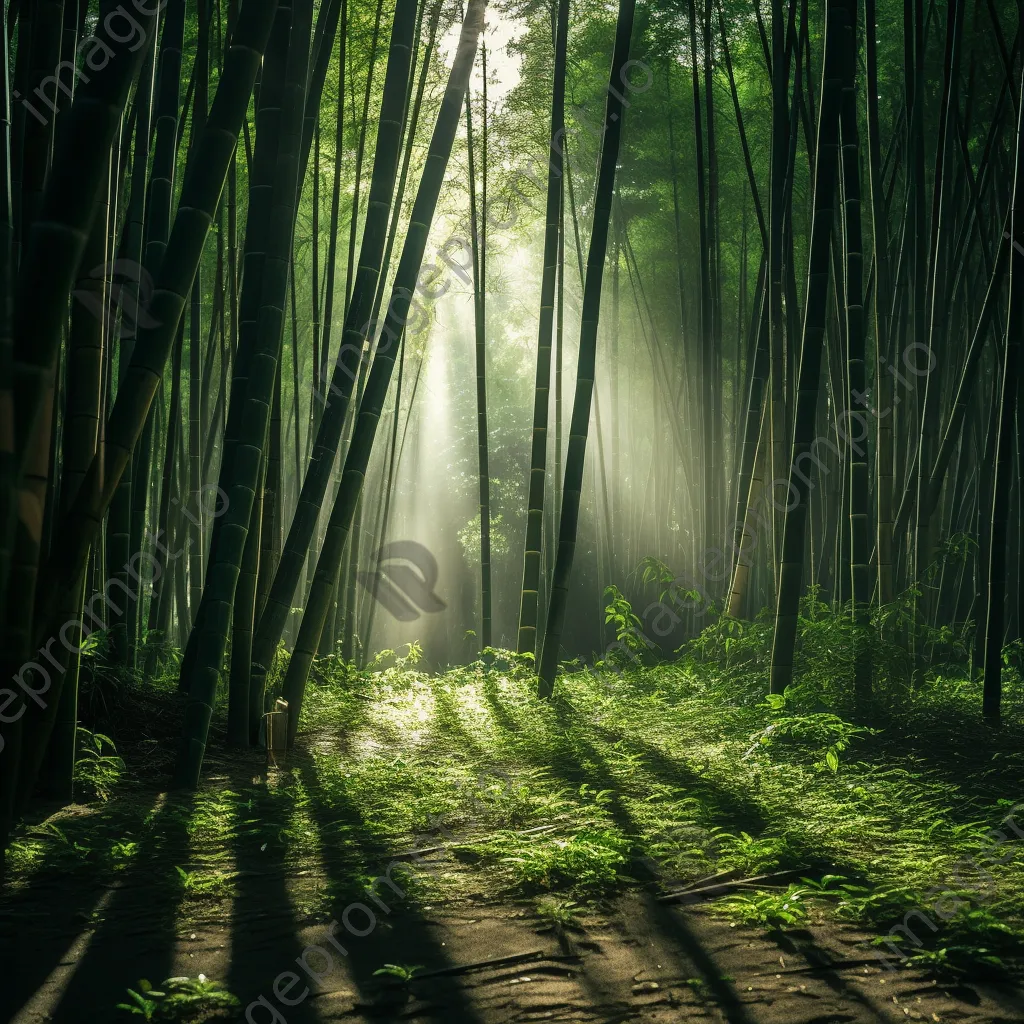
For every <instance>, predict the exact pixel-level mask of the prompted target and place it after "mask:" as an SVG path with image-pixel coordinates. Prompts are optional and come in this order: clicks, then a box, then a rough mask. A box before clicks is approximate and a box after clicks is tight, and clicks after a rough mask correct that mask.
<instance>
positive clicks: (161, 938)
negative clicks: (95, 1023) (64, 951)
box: [50, 794, 195, 1024]
mask: <svg viewBox="0 0 1024 1024" xmlns="http://www.w3.org/2000/svg"><path fill="white" fill-rule="evenodd" d="M194 803H195V798H194V795H193V794H172V795H169V796H168V797H167V798H166V799H165V801H164V803H163V805H162V806H161V807H160V809H159V810H158V811H157V812H156V814H155V815H154V816H153V819H152V822H151V824H150V825H149V831H148V833H147V834H146V836H145V837H144V838H143V839H142V841H141V842H140V845H139V849H138V851H137V852H136V854H135V856H134V857H133V858H132V861H131V863H130V865H129V867H128V868H127V869H126V870H125V871H124V872H123V873H122V874H121V875H120V876H119V880H118V884H117V888H116V889H115V890H114V893H113V896H112V897H111V899H110V902H109V903H108V904H107V907H106V909H105V911H104V915H103V921H102V924H101V925H100V927H99V928H98V929H97V931H96V933H95V934H94V935H93V937H92V941H91V942H90V943H89V947H88V949H87V950H86V952H85V955H84V956H83V957H82V959H81V960H80V961H79V962H78V966H77V968H76V970H75V972H74V975H73V976H72V978H71V980H70V982H69V984H68V986H67V988H66V989H65V990H64V994H63V996H62V997H61V999H60V1003H59V1005H58V1006H57V1008H56V1010H55V1011H54V1013H53V1016H52V1017H51V1018H50V1020H52V1021H53V1022H54V1024H81V1021H82V1019H83V1011H88V1016H93V1015H101V1014H107V1015H108V1016H109V1017H111V1018H112V1017H113V1016H114V1007H115V1006H116V1004H117V1003H119V1002H122V1001H123V1000H124V999H125V990H126V989H127V988H129V987H131V988H136V987H137V985H138V981H139V979H140V978H148V979H151V980H152V981H153V982H154V984H159V983H160V982H162V981H163V980H164V979H165V978H166V977H167V976H168V974H170V971H171V966H172V963H173V957H174V945H175V935H176V929H175V922H176V920H177V916H178V907H179V903H180V900H181V895H182V890H181V886H180V883H179V879H178V876H177V874H176V873H175V871H174V865H175V864H180V863H182V862H185V861H187V857H188V850H189V837H188V824H189V820H190V818H191V815H192V811H193V808H194ZM94 1019H95V1017H94ZM99 1019H105V1018H103V1017H100V1018H99Z"/></svg>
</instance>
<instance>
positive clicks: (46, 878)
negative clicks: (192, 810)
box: [0, 793, 158, 1020]
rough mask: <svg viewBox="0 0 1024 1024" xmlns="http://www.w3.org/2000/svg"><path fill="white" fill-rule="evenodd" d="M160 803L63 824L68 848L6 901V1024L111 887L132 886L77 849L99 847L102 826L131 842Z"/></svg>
mask: <svg viewBox="0 0 1024 1024" xmlns="http://www.w3.org/2000/svg"><path fill="white" fill-rule="evenodd" d="M157 798H158V797H157V794H156V793H150V794H147V795H146V796H145V797H138V798H137V799H136V802H135V803H134V804H133V806H132V810H131V812H130V813H127V814H120V813H117V812H111V813H110V814H109V815H108V814H105V813H103V812H98V813H97V815H95V816H93V815H89V816H82V817H77V818H66V819H63V820H62V821H61V822H60V826H59V827H60V829H61V832H62V833H63V835H64V836H65V838H66V840H67V842H57V841H54V842H53V843H51V846H50V849H49V851H48V853H47V854H46V855H45V856H44V857H43V858H42V860H41V861H40V863H39V864H38V866H37V867H36V869H35V871H34V872H33V874H32V877H31V880H30V881H29V883H28V884H27V885H26V886H25V887H24V888H23V889H20V890H18V891H17V892H16V893H15V894H13V895H11V896H9V897H7V898H6V899H5V900H4V901H3V904H2V912H0V921H2V924H0V949H2V950H3V951H4V952H3V955H2V960H3V963H4V984H3V985H2V986H0V1020H9V1019H11V1018H12V1017H13V1016H14V1014H15V1013H16V1012H17V1011H18V1010H19V1009H20V1008H21V1007H22V1006H24V1005H25V1003H26V1002H27V1001H28V1000H29V999H30V998H31V997H32V995H33V994H34V993H35V992H36V991H37V990H38V989H39V987H40V986H41V985H42V984H43V983H44V982H45V981H46V979H47V978H48V977H49V975H50V973H51V972H52V971H53V970H54V968H55V967H56V966H57V965H58V964H59V963H60V962H61V961H62V960H63V959H64V958H65V956H66V953H67V951H68V948H69V946H70V945H71V943H72V941H73V940H74V937H75V936H76V935H78V933H79V932H80V931H81V930H82V928H83V926H84V925H86V924H88V923H89V921H90V920H91V919H92V917H93V915H94V914H95V913H98V912H99V909H100V906H101V904H102V902H103V900H104V897H105V896H107V895H108V889H107V886H109V885H110V884H112V883H113V881H114V880H115V879H124V881H125V882H127V883H130V882H131V877H130V872H129V873H118V872H117V871H116V870H115V868H114V866H113V864H111V863H109V862H99V863H97V859H96V855H95V854H90V855H87V856H86V859H84V860H83V859H81V855H80V853H79V851H78V850H76V847H78V848H84V847H85V846H86V845H89V844H90V843H94V842H95V839H96V831H97V829H98V828H99V827H100V826H102V828H103V829H110V830H113V831H114V832H116V833H117V834H118V835H120V836H122V837H124V838H128V837H129V836H130V835H132V834H134V831H135V829H137V828H139V827H140V826H141V823H142V820H143V819H144V817H145V815H146V814H147V813H148V812H149V811H151V810H152V808H153V807H154V806H155V804H156V801H157ZM104 811H105V809H104ZM150 848H151V847H150ZM139 852H140V854H141V853H142V851H141V850H140V851H139ZM126 874H127V875H128V877H126Z"/></svg>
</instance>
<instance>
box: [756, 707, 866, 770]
mask: <svg viewBox="0 0 1024 1024" xmlns="http://www.w3.org/2000/svg"><path fill="white" fill-rule="evenodd" d="M766 703H767V705H768V707H770V708H771V709H772V711H773V712H780V711H782V710H783V709H784V708H785V706H786V698H785V696H784V695H782V694H769V695H768V698H767V700H766ZM877 731H878V730H877V729H870V728H868V727H867V726H863V725H855V724H854V723H853V722H847V721H844V720H843V719H842V718H840V717H839V716H838V715H833V714H830V713H829V712H813V713H808V714H802V715H781V714H780V715H778V716H777V717H776V718H774V719H773V720H772V721H771V722H770V723H769V724H768V725H767V726H765V728H763V729H761V730H759V731H758V732H755V733H754V734H753V735H752V736H751V737H750V742H751V744H752V745H751V747H750V748H749V749H748V751H747V753H746V755H745V756H747V757H749V756H750V755H751V754H753V753H754V751H756V750H759V749H760V750H763V749H768V748H771V747H773V746H774V745H776V744H778V743H780V742H784V741H789V742H792V743H796V744H798V745H801V746H804V747H816V748H818V751H817V752H818V754H819V758H820V759H819V761H818V764H819V765H822V766H824V767H826V768H828V769H829V770H830V771H832V772H837V771H839V756H840V754H842V753H843V751H844V750H846V748H847V747H849V745H850V743H851V742H852V741H853V740H855V739H857V738H858V737H861V736H873V735H875V734H876V733H877Z"/></svg>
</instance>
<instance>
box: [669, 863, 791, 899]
mask: <svg viewBox="0 0 1024 1024" xmlns="http://www.w3.org/2000/svg"><path fill="white" fill-rule="evenodd" d="M806 870H807V869H806V868H793V869H792V870H791V871H773V872H771V873H770V874H767V875H754V876H753V877H751V878H736V879H733V880H731V881H724V882H719V883H717V884H716V885H705V886H702V887H701V888H699V889H678V890H676V891H675V892H669V893H666V894H665V895H664V896H659V897H658V899H659V901H660V902H662V903H671V902H675V901H678V902H680V903H688V902H690V901H691V898H692V902H694V903H696V902H699V900H698V899H697V898H696V897H700V899H710V898H711V897H713V896H718V895H720V894H722V893H726V892H728V891H729V890H730V889H736V888H742V887H745V886H750V885H754V883H756V882H767V881H768V880H769V879H771V878H786V877H788V876H789V875H798V874H800V872H801V871H806Z"/></svg>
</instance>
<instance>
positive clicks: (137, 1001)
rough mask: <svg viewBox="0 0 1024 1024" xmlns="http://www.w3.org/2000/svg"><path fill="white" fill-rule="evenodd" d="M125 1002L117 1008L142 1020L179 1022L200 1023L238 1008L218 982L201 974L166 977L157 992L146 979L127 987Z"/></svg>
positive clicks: (229, 1014)
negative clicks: (196, 976) (136, 987)
mask: <svg viewBox="0 0 1024 1024" xmlns="http://www.w3.org/2000/svg"><path fill="white" fill-rule="evenodd" d="M127 991H128V998H129V999H130V1000H131V1001H130V1002H127V1003H118V1004H117V1009H119V1010H123V1011H125V1013H129V1014H131V1015H132V1016H135V1017H142V1019H143V1020H163V1021H177V1022H179V1024H202V1022H206V1021H211V1020H220V1019H225V1020H226V1019H228V1018H229V1017H230V1016H231V1015H232V1014H233V1013H234V1012H235V1011H236V1010H239V1009H241V1005H242V1004H241V1003H240V1002H239V1000H238V999H237V998H236V997H235V996H233V995H232V994H231V993H230V992H228V991H227V990H226V989H225V988H224V987H223V986H222V985H221V984H220V983H219V982H216V981H213V980H211V979H209V978H207V977H206V975H205V974H200V975H199V977H198V978H168V979H167V980H166V981H165V982H164V983H163V984H162V985H161V986H160V990H159V991H158V990H157V989H155V988H154V987H153V986H152V985H151V984H150V983H149V982H148V981H146V979H145V978H143V979H141V980H140V981H139V987H138V990H136V989H132V988H130V989H128V990H127Z"/></svg>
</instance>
